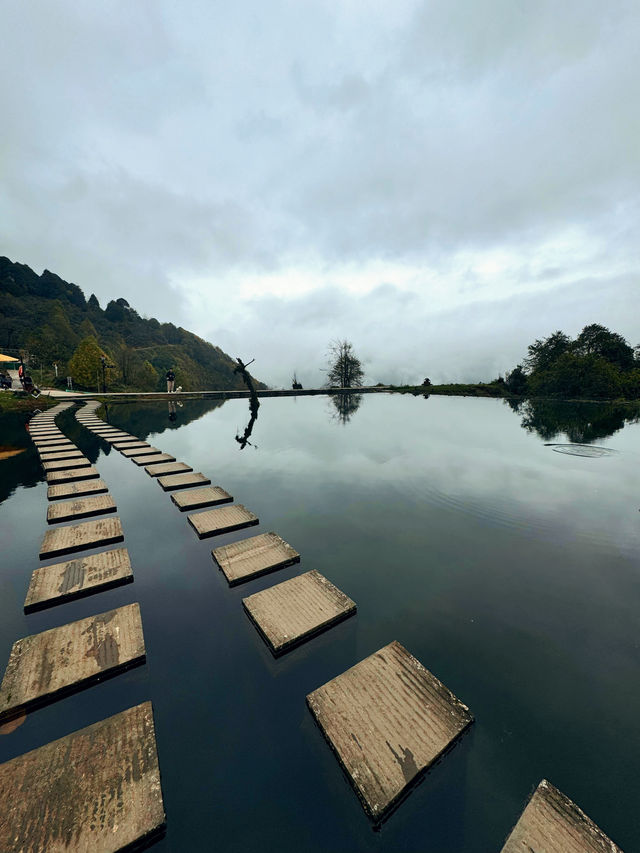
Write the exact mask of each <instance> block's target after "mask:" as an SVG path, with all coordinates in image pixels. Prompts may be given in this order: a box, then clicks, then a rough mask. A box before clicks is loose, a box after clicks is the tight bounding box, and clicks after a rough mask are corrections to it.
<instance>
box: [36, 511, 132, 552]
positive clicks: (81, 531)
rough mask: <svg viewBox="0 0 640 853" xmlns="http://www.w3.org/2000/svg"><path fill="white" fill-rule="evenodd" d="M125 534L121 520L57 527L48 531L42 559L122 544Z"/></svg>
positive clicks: (86, 522) (42, 546) (112, 519)
mask: <svg viewBox="0 0 640 853" xmlns="http://www.w3.org/2000/svg"><path fill="white" fill-rule="evenodd" d="M123 539H124V534H123V532H122V524H121V523H120V519H119V518H101V519H99V520H98V521H83V522H82V523H81V524H73V525H71V526H69V527H56V528H55V530H47V532H46V533H45V534H44V539H43V540H42V545H41V546H40V559H41V560H47V559H49V557H57V556H58V555H59V554H73V552H74V551H84V550H86V549H87V548H99V547H100V546H101V545H111V544H112V543H113V542H122V540H123Z"/></svg>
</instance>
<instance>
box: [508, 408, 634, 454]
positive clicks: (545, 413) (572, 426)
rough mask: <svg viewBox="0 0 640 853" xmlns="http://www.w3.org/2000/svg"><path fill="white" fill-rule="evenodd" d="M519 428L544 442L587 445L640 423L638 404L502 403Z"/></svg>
mask: <svg viewBox="0 0 640 853" xmlns="http://www.w3.org/2000/svg"><path fill="white" fill-rule="evenodd" d="M505 403H507V405H508V406H509V407H510V408H511V409H512V410H513V411H514V412H516V414H518V415H520V416H521V418H522V420H521V424H520V425H521V426H522V428H523V429H526V430H527V432H535V433H536V434H537V435H539V436H540V438H543V439H544V440H545V441H550V440H551V439H553V438H556V437H557V436H559V435H563V434H564V435H565V436H566V437H567V439H568V440H569V441H570V442H571V443H572V444H590V443H591V442H593V441H598V439H601V438H607V437H608V436H610V435H613V434H614V433H616V432H618V431H619V430H621V429H622V428H623V427H624V426H625V425H626V424H632V423H638V422H639V421H640V404H639V403H571V402H562V401H558V400H505Z"/></svg>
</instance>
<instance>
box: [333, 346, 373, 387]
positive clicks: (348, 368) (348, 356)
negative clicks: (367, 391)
mask: <svg viewBox="0 0 640 853" xmlns="http://www.w3.org/2000/svg"><path fill="white" fill-rule="evenodd" d="M328 365H329V369H328V372H327V385H328V386H329V387H334V388H335V387H336V386H337V387H338V388H359V387H360V386H361V385H362V380H363V379H364V370H363V369H362V362H361V361H360V359H359V358H358V357H357V356H356V354H355V353H354V351H353V344H352V343H350V341H346V340H344V341H332V342H331V343H330V344H329V352H328Z"/></svg>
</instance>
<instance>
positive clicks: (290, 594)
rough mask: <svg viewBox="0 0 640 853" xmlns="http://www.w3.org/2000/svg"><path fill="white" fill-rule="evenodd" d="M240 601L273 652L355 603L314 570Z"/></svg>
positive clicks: (280, 651) (342, 614) (341, 616)
mask: <svg viewBox="0 0 640 853" xmlns="http://www.w3.org/2000/svg"><path fill="white" fill-rule="evenodd" d="M242 604H243V605H244V608H245V610H246V611H247V613H248V614H249V616H250V617H251V619H252V620H253V622H254V623H255V624H256V626H257V628H258V631H259V632H260V634H261V635H262V637H263V638H264V639H265V640H266V642H267V645H268V646H269V648H270V649H271V651H272V652H273V653H274V655H281V654H284V652H287V651H289V649H291V648H293V647H294V646H297V645H299V644H300V643H302V642H304V641H305V640H308V639H310V638H311V637H313V636H315V635H316V634H319V633H320V632H321V631H325V630H326V629H327V628H330V627H331V626H332V625H336V624H337V623H338V622H341V621H342V620H343V619H346V618H347V617H349V616H353V614H354V613H355V612H356V605H355V602H353V601H352V600H351V599H350V598H349V597H348V596H346V595H345V594H344V592H342V591H341V590H339V589H338V588H337V587H336V586H334V585H333V584H332V583H331V581H329V580H327V578H325V577H324V575H321V574H320V572H316V571H311V572H305V574H303V575H300V576H299V577H297V578H292V579H291V580H288V581H284V582H283V583H279V584H276V585H275V586H271V587H269V588H268V589H264V590H262V591H261V592H256V593H254V594H253V595H250V596H249V597H248V598H243V599H242Z"/></svg>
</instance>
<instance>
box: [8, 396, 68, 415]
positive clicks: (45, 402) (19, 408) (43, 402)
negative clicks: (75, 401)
mask: <svg viewBox="0 0 640 853" xmlns="http://www.w3.org/2000/svg"><path fill="white" fill-rule="evenodd" d="M57 402H58V401H57V400H54V399H52V398H51V397H45V395H44V394H41V395H40V396H39V397H32V396H31V395H30V394H25V393H24V392H22V391H2V392H1V393H0V414H4V413H5V412H27V413H28V412H34V411H35V410H36V409H39V410H40V411H41V412H44V411H45V409H50V408H51V407H52V406H55V405H56V403H57Z"/></svg>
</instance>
